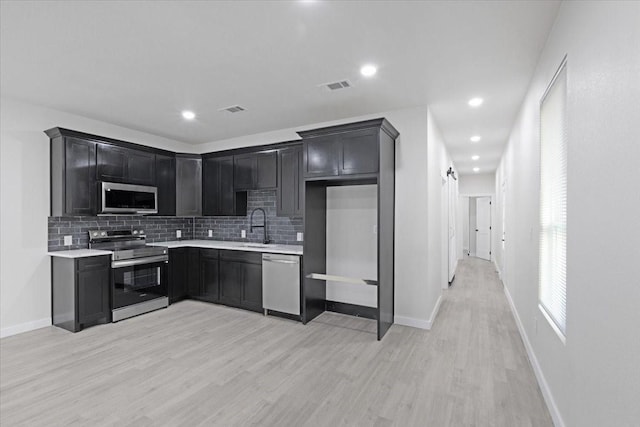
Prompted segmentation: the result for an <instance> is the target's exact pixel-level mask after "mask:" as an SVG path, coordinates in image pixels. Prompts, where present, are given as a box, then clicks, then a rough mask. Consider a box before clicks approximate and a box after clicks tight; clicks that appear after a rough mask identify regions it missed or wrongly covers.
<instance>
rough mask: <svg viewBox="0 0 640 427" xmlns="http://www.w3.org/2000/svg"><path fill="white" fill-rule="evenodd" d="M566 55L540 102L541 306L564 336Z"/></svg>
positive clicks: (565, 302) (557, 330) (565, 283)
mask: <svg viewBox="0 0 640 427" xmlns="http://www.w3.org/2000/svg"><path fill="white" fill-rule="evenodd" d="M566 108H567V73H566V58H565V60H564V61H563V62H562V65H561V66H560V68H559V70H558V72H557V73H556V75H555V76H554V78H553V80H552V81H551V84H550V86H549V88H548V89H547V91H546V92H545V95H544V96H543V98H542V101H541V103H540V267H539V268H540V271H539V273H540V275H539V280H540V282H539V302H540V308H541V309H542V311H543V313H544V314H545V315H546V316H545V317H547V319H548V320H549V321H550V322H551V324H552V326H554V329H556V332H558V333H559V334H560V336H561V338H562V339H563V340H564V338H565V335H566V326H567V268H566V267H567V122H566V121H567V114H566Z"/></svg>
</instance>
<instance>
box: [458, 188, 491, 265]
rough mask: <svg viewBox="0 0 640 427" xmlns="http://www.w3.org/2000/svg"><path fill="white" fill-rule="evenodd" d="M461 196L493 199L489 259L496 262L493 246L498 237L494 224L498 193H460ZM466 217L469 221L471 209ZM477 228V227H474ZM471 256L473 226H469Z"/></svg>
mask: <svg viewBox="0 0 640 427" xmlns="http://www.w3.org/2000/svg"><path fill="white" fill-rule="evenodd" d="M460 197H466V198H468V199H469V198H471V197H489V198H490V199H491V209H490V214H489V225H490V227H491V230H490V232H489V252H490V254H489V255H490V257H489V261H491V262H495V250H494V249H495V248H494V247H493V245H494V243H495V241H496V239H495V238H494V236H493V233H494V232H495V227H494V224H493V221H494V219H495V217H496V215H495V212H494V209H495V208H496V204H495V201H496V195H495V194H494V193H460V194H459V195H458V198H460ZM469 206H471V203H469ZM466 219H467V222H468V221H469V211H468V210H467V213H466ZM474 230H475V228H474ZM470 256H471V226H469V251H468V252H467V257H470Z"/></svg>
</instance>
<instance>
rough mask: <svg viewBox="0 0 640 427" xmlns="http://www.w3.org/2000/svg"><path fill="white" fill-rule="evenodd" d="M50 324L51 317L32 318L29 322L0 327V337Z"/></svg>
mask: <svg viewBox="0 0 640 427" xmlns="http://www.w3.org/2000/svg"><path fill="white" fill-rule="evenodd" d="M47 326H51V318H50V317H47V318H45V319H39V320H33V321H31V322H25V323H20V324H19V325H13V326H8V327H6V328H2V329H0V338H5V337H10V336H12V335H17V334H21V333H23V332H29V331H33V330H35V329H40V328H44V327H47Z"/></svg>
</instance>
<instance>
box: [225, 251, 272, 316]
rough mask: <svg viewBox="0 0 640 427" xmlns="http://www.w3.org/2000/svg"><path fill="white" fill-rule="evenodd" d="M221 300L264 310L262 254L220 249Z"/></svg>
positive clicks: (232, 304)
mask: <svg viewBox="0 0 640 427" xmlns="http://www.w3.org/2000/svg"><path fill="white" fill-rule="evenodd" d="M220 302H221V303H223V304H227V305H230V306H234V307H239V308H244V309H247V310H253V311H262V254H261V253H259V252H242V251H226V250H221V251H220Z"/></svg>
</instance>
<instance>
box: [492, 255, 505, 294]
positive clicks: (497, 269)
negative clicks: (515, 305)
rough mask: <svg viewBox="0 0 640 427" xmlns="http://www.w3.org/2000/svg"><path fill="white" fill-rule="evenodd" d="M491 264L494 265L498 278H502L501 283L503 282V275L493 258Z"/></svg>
mask: <svg viewBox="0 0 640 427" xmlns="http://www.w3.org/2000/svg"><path fill="white" fill-rule="evenodd" d="M493 265H495V266H496V271H497V272H498V277H499V278H500V280H502V283H503V284H504V277H502V271H500V267H498V263H497V262H496V260H493ZM505 289H506V288H505Z"/></svg>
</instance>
